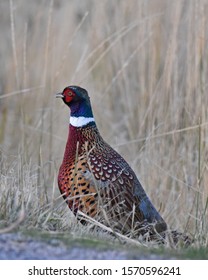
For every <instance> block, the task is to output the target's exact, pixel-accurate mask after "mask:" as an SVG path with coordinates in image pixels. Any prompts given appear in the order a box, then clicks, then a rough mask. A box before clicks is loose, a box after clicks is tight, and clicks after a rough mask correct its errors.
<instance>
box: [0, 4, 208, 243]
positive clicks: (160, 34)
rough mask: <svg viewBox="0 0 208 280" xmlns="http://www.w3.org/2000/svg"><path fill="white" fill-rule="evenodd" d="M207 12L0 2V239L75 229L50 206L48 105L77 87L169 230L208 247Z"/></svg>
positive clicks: (53, 132) (58, 129) (54, 198)
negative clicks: (19, 232) (20, 232)
mask: <svg viewBox="0 0 208 280" xmlns="http://www.w3.org/2000/svg"><path fill="white" fill-rule="evenodd" d="M207 13H208V2H207V1H206V0H198V1H195V0H189V1H188V0H176V1H171V0H154V1H153V0H128V1H125V0H114V1H110V0H103V1H93V0H85V1H75V0H74V1H73V0H71V1H66V0H63V1H56V0H54V1H52V0H37V1H30V0H29V1H26V0H10V1H0V36H1V44H0V64H1V68H0V168H1V169H0V228H1V231H2V232H3V231H5V230H6V231H7V230H11V229H12V228H15V227H16V226H17V225H19V228H20V229H21V228H22V229H25V228H27V229H28V228H39V229H46V230H56V231H62V230H63V231H64V230H69V229H70V230H71V232H73V230H76V227H79V225H76V223H73V222H72V219H71V216H70V213H69V210H67V209H66V206H65V204H63V202H62V200H60V198H58V197H59V192H58V188H57V182H56V177H57V172H58V167H59V165H60V163H61V160H62V156H63V152H64V148H65V142H66V137H67V133H68V119H69V112H68V109H67V108H66V107H65V106H64V104H62V102H61V101H60V100H56V99H55V98H54V95H55V93H56V92H59V91H62V90H63V88H64V87H65V86H67V85H70V84H76V85H81V86H83V87H85V88H86V89H87V90H88V92H89V93H90V96H91V101H92V105H93V109H94V114H95V117H96V121H97V125H98V127H99V129H100V132H101V134H102V135H103V136H104V138H105V140H106V141H107V142H109V143H110V144H111V145H112V146H113V147H114V148H115V149H116V150H117V151H119V152H120V153H121V154H122V155H123V156H124V158H126V160H127V161H128V162H129V163H130V165H131V166H132V168H133V169H134V170H135V172H136V174H137V175H138V177H139V179H140V181H141V182H142V184H143V186H144V188H145V190H146V192H147V193H148V195H149V196H150V198H151V200H152V201H153V203H154V204H155V206H156V207H157V208H158V209H159V210H160V212H161V214H162V216H163V217H164V219H165V220H166V221H167V223H168V224H169V226H170V227H171V228H173V229H178V230H180V231H182V232H184V231H185V232H188V233H189V234H190V235H191V236H194V237H195V238H196V240H197V242H196V243H195V245H194V246H207V242H208V238H207V231H208V219H207V218H208V215H207V202H208V199H207V198H208V163H207V162H208V149H207V147H208V138H207V137H208V130H207V125H208V110H207V106H208V94H207V86H208V80H207V77H208V66H207V57H208V45H207V40H208V33H207V32H206V27H207V26H208V19H207V17H206V15H207ZM72 228H73V229H72ZM79 232H80V231H79Z"/></svg>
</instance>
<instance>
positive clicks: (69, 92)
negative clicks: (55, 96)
mask: <svg viewBox="0 0 208 280" xmlns="http://www.w3.org/2000/svg"><path fill="white" fill-rule="evenodd" d="M63 96H64V99H65V102H66V103H70V102H71V101H72V99H73V98H74V96H75V93H74V92H73V91H72V90H71V89H69V88H66V89H64V91H63Z"/></svg>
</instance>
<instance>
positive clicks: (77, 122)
mask: <svg viewBox="0 0 208 280" xmlns="http://www.w3.org/2000/svg"><path fill="white" fill-rule="evenodd" d="M90 122H95V119H94V118H86V117H72V116H71V117H70V124H71V125H73V126H75V127H82V126H84V125H87V124H88V123H90Z"/></svg>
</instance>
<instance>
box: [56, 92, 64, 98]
mask: <svg viewBox="0 0 208 280" xmlns="http://www.w3.org/2000/svg"><path fill="white" fill-rule="evenodd" d="M56 98H64V95H63V93H62V92H59V93H57V94H56Z"/></svg>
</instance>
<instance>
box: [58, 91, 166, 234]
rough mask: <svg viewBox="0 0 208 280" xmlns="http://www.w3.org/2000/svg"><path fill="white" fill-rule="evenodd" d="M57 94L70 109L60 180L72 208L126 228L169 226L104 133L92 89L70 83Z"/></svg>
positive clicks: (161, 228) (147, 229)
mask: <svg viewBox="0 0 208 280" xmlns="http://www.w3.org/2000/svg"><path fill="white" fill-rule="evenodd" d="M56 97H60V98H62V100H63V101H64V103H65V104H66V105H67V106H68V107H69V108H70V111H71V115H70V124H69V134H68V140H67V143H66V148H65V154H64V158H63V162H62V164H61V167H60V169H59V175H58V186H59V189H60V192H61V193H62V195H63V198H64V199H65V200H66V202H67V204H68V206H69V208H70V209H71V210H72V211H73V213H74V214H75V215H77V214H78V213H79V211H81V212H82V213H84V214H86V215H87V216H89V217H92V218H94V219H96V220H99V221H102V222H103V223H104V224H105V225H107V226H110V227H111V228H113V229H114V230H119V232H121V233H125V234H131V233H134V234H135V233H136V234H137V235H145V234H147V233H148V234H149V235H150V236H155V235H158V234H160V233H162V232H164V231H165V230H166V228H167V226H166V223H165V221H164V220H163V218H162V217H161V216H160V214H159V213H158V211H157V210H156V209H155V207H154V206H153V204H152V203H151V201H150V199H149V198H148V196H147V195H146V193H145V191H144V189H143V187H142V186H141V184H140V182H139V180H138V179H137V177H136V175H135V173H134V171H133V170H132V169H131V167H130V166H129V164H128V163H127V162H126V161H125V160H124V159H123V157H122V156H121V155H119V154H118V153H117V152H116V151H115V150H114V149H113V148H111V147H110V146H109V145H108V144H107V143H106V142H105V141H104V140H103V138H102V136H101V135H100V133H99V131H98V128H97V125H96V123H95V119H94V117H93V112H92V107H91V104H90V98H89V95H88V92H87V91H86V90H85V89H83V88H81V87H78V86H68V87H66V88H65V89H64V90H63V92H62V93H58V94H56Z"/></svg>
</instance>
